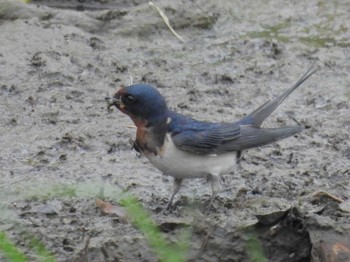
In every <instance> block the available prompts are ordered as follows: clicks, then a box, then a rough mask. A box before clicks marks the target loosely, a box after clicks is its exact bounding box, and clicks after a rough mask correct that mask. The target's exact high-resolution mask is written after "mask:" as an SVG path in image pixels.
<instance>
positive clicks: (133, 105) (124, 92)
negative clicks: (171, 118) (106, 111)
mask: <svg viewBox="0 0 350 262" xmlns="http://www.w3.org/2000/svg"><path fill="white" fill-rule="evenodd" d="M112 105H115V106H116V107H117V108H118V109H119V110H120V111H122V112H123V113H125V114H127V115H128V116H130V118H131V119H132V120H133V121H134V123H135V124H136V126H138V125H139V124H140V123H142V125H145V124H154V123H157V122H159V121H164V119H166V113H167V110H168V109H167V105H166V102H165V99H164V97H163V96H162V95H161V94H160V93H159V91H158V90H157V89H155V88H154V87H152V86H150V85H146V84H137V85H131V86H126V87H122V88H120V89H119V90H118V91H117V93H116V94H115V95H114V96H113V102H112Z"/></svg>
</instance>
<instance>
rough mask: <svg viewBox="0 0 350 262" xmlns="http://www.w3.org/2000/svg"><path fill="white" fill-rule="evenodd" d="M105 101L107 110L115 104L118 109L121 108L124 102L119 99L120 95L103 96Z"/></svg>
mask: <svg viewBox="0 0 350 262" xmlns="http://www.w3.org/2000/svg"><path fill="white" fill-rule="evenodd" d="M105 100H106V102H107V108H108V110H109V109H110V108H111V107H112V106H115V107H116V108H118V109H123V108H124V107H125V105H124V103H123V102H122V100H121V99H120V97H118V96H114V97H106V98H105Z"/></svg>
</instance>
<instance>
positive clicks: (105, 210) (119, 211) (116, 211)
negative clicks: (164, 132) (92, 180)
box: [96, 199, 129, 223]
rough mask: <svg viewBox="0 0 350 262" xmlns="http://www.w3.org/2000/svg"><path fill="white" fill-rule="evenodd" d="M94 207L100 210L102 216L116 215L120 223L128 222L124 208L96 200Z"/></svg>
mask: <svg viewBox="0 0 350 262" xmlns="http://www.w3.org/2000/svg"><path fill="white" fill-rule="evenodd" d="M96 205H97V206H98V207H99V208H100V210H101V212H102V214H103V215H116V216H117V217H118V218H119V219H120V221H121V222H123V223H127V222H129V217H128V214H127V212H126V211H125V209H124V208H122V207H120V206H118V205H112V204H111V203H108V202H105V201H102V200H101V199H96Z"/></svg>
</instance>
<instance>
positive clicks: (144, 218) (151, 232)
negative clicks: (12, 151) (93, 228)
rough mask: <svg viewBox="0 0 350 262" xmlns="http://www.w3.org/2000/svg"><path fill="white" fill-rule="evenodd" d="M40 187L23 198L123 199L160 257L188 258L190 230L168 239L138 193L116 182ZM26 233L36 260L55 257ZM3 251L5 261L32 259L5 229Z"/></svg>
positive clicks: (169, 260) (0, 241) (177, 261)
mask: <svg viewBox="0 0 350 262" xmlns="http://www.w3.org/2000/svg"><path fill="white" fill-rule="evenodd" d="M39 187H40V186H39ZM39 187H38V186H37V187H36V190H34V191H30V190H29V188H27V191H28V192H27V193H26V194H25V195H23V196H21V198H25V199H32V200H34V201H35V200H44V201H47V200H50V199H62V198H74V197H89V198H91V197H96V198H97V197H98V198H109V199H112V200H113V201H116V202H120V203H121V204H122V205H123V206H124V208H125V209H126V211H127V213H128V216H129V217H130V218H131V222H132V224H133V225H134V226H135V227H136V228H137V229H138V230H139V231H140V232H141V233H142V234H143V235H144V236H145V239H146V241H147V243H148V245H149V246H150V247H151V248H152V249H153V251H154V253H155V254H156V255H157V256H158V258H159V260H160V261H162V262H182V261H185V256H186V254H187V250H188V246H189V236H190V234H189V230H188V229H184V230H183V232H182V233H181V234H179V236H178V239H179V240H178V241H177V242H176V243H169V241H167V239H166V238H165V236H164V234H163V233H162V232H161V231H160V230H159V228H158V227H157V225H156V224H155V222H154V221H153V220H152V218H151V217H150V216H149V214H148V213H147V211H146V210H145V209H144V208H143V207H142V205H141V203H140V202H139V201H138V200H137V199H136V198H135V197H133V196H130V194H128V193H122V192H121V190H116V187H113V186H108V185H100V186H97V185H96V184H77V185H72V184H69V185H67V184H59V185H55V186H53V187H52V188H47V187H46V188H45V189H43V190H38V188H39ZM123 196H124V197H123ZM2 209H6V207H5V206H3V207H2ZM19 229H22V230H23V226H22V225H19ZM24 231H26V230H24ZM25 235H26V237H25V240H26V241H25V244H26V245H27V248H29V249H30V250H31V251H33V253H34V254H35V258H36V261H40V262H55V261H56V260H55V258H54V256H53V255H52V253H51V252H50V251H49V250H47V249H46V247H45V245H44V243H42V242H41V241H40V240H38V239H37V238H35V237H34V236H33V235H31V234H29V233H25ZM1 254H2V255H3V256H4V257H5V258H6V261H9V262H17V261H18V262H22V261H23V262H27V261H31V260H28V258H27V257H26V256H25V255H24V254H23V252H22V251H21V249H20V248H19V247H18V246H16V244H14V243H13V242H11V240H10V239H9V238H8V237H7V235H6V233H5V232H0V257H1Z"/></svg>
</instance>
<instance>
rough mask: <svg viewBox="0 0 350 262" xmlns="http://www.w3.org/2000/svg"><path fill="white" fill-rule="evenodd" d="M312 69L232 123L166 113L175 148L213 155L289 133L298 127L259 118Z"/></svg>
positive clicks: (259, 143) (275, 139)
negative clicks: (266, 125) (275, 125)
mask: <svg viewBox="0 0 350 262" xmlns="http://www.w3.org/2000/svg"><path fill="white" fill-rule="evenodd" d="M315 72H316V69H313V66H311V67H310V68H309V69H308V70H307V72H306V73H305V74H304V75H303V76H302V77H301V78H300V79H299V80H298V81H297V82H296V83H295V84H294V85H293V86H291V87H290V88H289V89H287V90H286V91H285V92H284V93H283V94H282V95H280V96H279V97H277V98H275V99H273V100H270V101H267V102H266V103H264V104H263V105H261V106H260V107H258V108H257V109H256V110H254V111H253V112H252V113H251V114H249V115H248V116H246V117H244V118H243V119H241V120H240V121H238V122H236V123H230V124H226V123H209V122H202V121H197V120H194V119H192V118H189V117H185V116H182V115H180V114H177V113H175V112H169V116H170V118H171V122H170V123H169V128H168V129H169V131H170V133H171V136H172V139H173V142H174V144H175V145H176V147H177V148H179V149H181V150H184V151H187V152H192V153H197V154H216V153H225V152H230V151H241V150H243V149H248V148H252V147H259V146H263V145H266V144H269V143H272V142H274V141H277V140H280V139H283V138H286V137H289V136H292V135H294V134H296V133H298V132H300V131H301V130H302V127H300V126H292V127H288V126H287V127H282V128H260V126H261V125H262V123H263V121H264V120H265V119H266V118H267V117H268V116H269V115H270V114H271V113H272V112H273V111H274V110H275V109H276V108H277V107H278V106H279V105H280V104H281V103H282V102H283V101H284V100H285V99H286V98H287V97H288V96H289V95H290V94H291V93H292V92H293V91H294V90H295V89H296V88H297V87H298V86H300V85H301V84H302V83H303V82H304V81H306V80H307V79H308V78H309V77H310V76H312V75H313V74H314V73H315Z"/></svg>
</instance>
